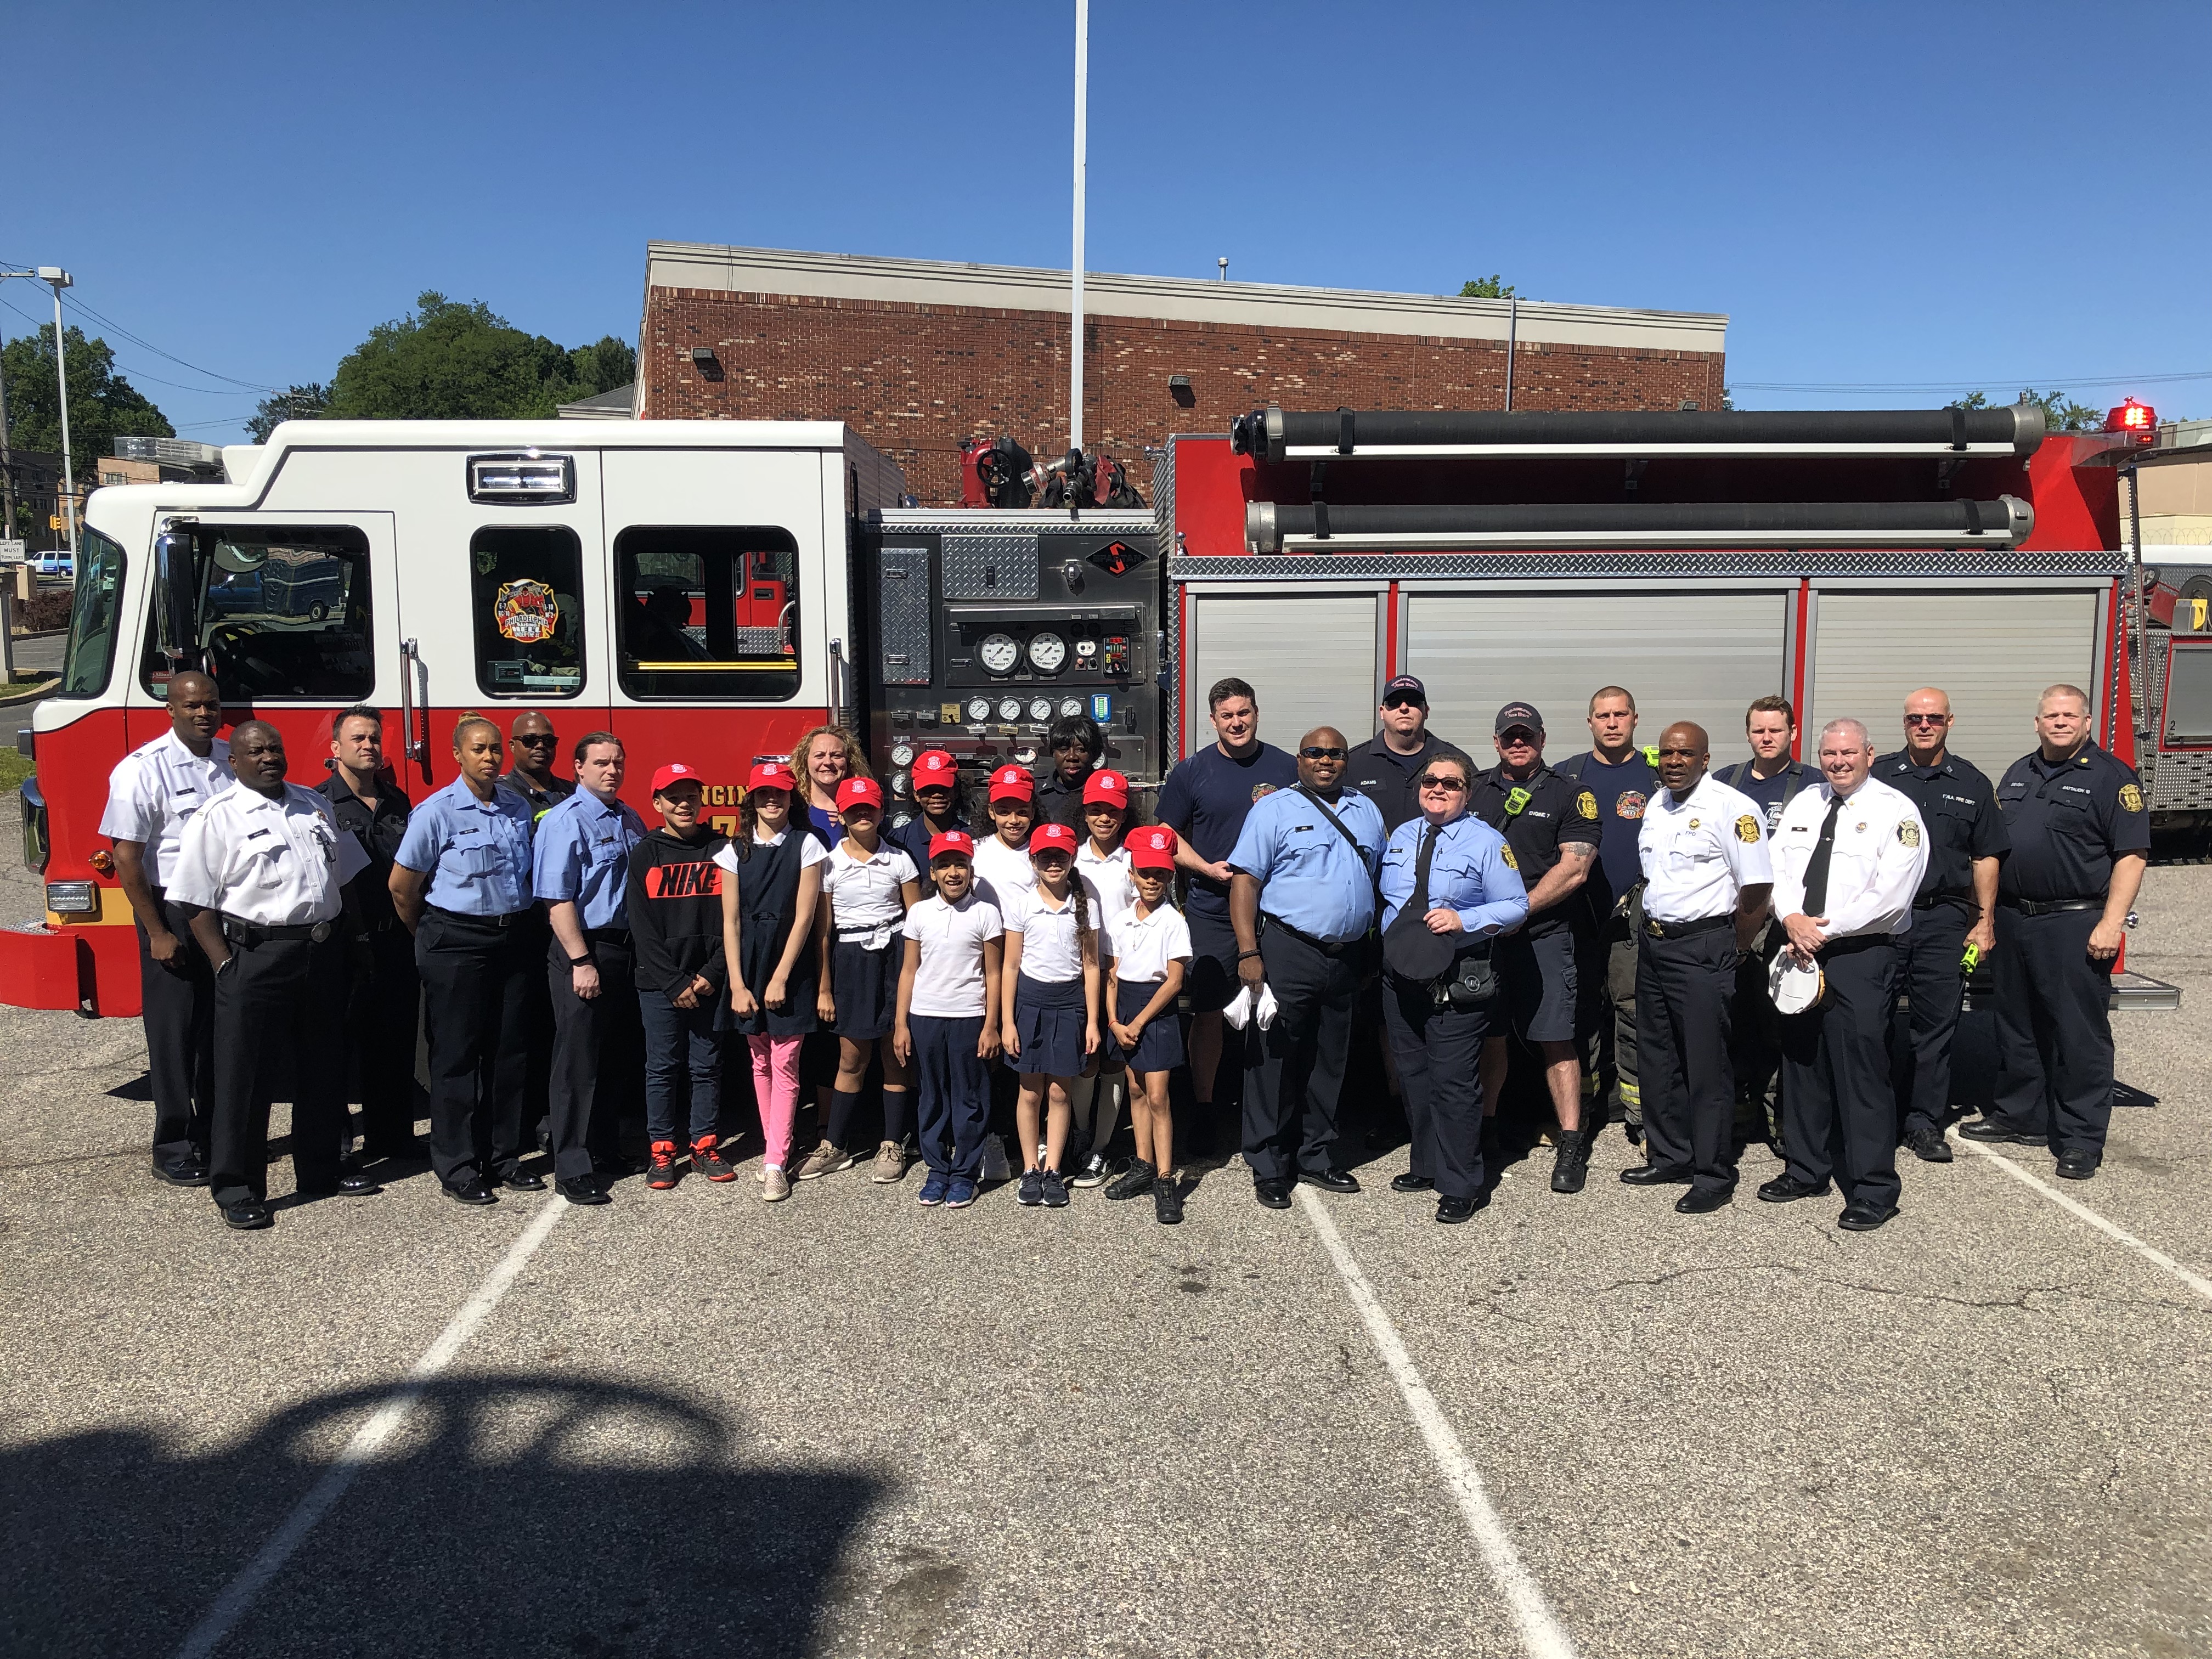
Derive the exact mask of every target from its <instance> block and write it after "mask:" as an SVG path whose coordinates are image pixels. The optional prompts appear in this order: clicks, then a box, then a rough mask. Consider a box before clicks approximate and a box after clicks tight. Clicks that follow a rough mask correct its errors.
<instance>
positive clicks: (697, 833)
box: [623, 761, 737, 1192]
mask: <svg viewBox="0 0 2212 1659" xmlns="http://www.w3.org/2000/svg"><path fill="white" fill-rule="evenodd" d="M705 795H706V791H705V789H704V787H702V785H701V783H700V781H699V775H698V773H696V771H694V770H692V769H691V768H690V767H688V766H686V765H684V763H682V762H680V761H677V762H671V763H670V764H668V765H666V766H664V767H662V768H661V769H659V771H658V772H655V773H654V774H653V811H656V812H658V813H659V814H660V822H661V827H660V828H659V829H648V830H647V831H646V833H645V835H644V836H643V837H642V838H641V840H640V841H639V842H638V843H637V845H636V846H635V848H632V849H631V851H630V855H629V886H628V888H627V889H626V890H625V893H624V899H623V908H624V911H625V912H626V914H627V915H628V917H629V937H630V949H631V951H632V952H633V953H634V955H635V962H636V966H635V969H633V970H632V975H631V977H632V980H633V981H634V982H635V985H636V987H637V1005H638V1012H639V1015H640V1017H641V1020H642V1023H643V1024H644V1026H645V1133H646V1139H647V1140H648V1141H649V1142H651V1143H652V1165H651V1167H650V1169H649V1170H647V1175H646V1185H647V1186H648V1187H650V1188H653V1190H654V1191H656V1192H665V1191H666V1190H667V1189H668V1188H671V1187H673V1186H674V1185H675V1184H676V1181H677V1170H676V1154H677V1152H678V1142H677V1134H678V1127H677V1117H678V1113H679V1111H681V1110H682V1109H684V1103H685V1097H686V1096H687V1095H688V1097H689V1121H690V1148H691V1168H692V1169H693V1170H695V1171H696V1172H697V1173H698V1174H700V1175H702V1176H706V1177H707V1179H708V1180H709V1181H731V1180H734V1179H735V1178H736V1176H737V1170H736V1169H735V1168H734V1167H733V1166H732V1164H731V1163H730V1161H729V1159H728V1158H727V1157H726V1155H725V1154H724V1152H723V1151H722V1147H721V1142H720V1118H721V1114H722V1028H721V1018H720V1017H721V1008H722V998H723V996H724V994H725V991H724V983H725V981H726V976H727V970H726V968H725V966H724V963H723V958H722V892H721V874H720V871H718V870H717V869H716V868H715V867H714V854H716V853H718V852H720V850H721V849H722V844H723V843H722V837H721V836H718V835H716V834H715V833H714V830H713V829H711V828H709V827H708V825H706V824H705V823H702V822H701V821H700V816H699V812H700V806H701V805H702V802H703V800H704V799H705Z"/></svg>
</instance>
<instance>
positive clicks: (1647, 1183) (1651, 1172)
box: [1620, 1164, 1690, 1187]
mask: <svg viewBox="0 0 2212 1659" xmlns="http://www.w3.org/2000/svg"><path fill="white" fill-rule="evenodd" d="M1620 1184H1621V1185H1622V1186H1624V1187H1686V1186H1688V1185H1689V1184H1690V1172H1689V1171H1688V1170H1662V1169H1661V1168H1660V1167H1659V1166H1658V1165H1657V1164H1631V1165H1630V1166H1629V1167H1628V1168H1627V1169H1626V1170H1622V1171H1621V1172H1620Z"/></svg>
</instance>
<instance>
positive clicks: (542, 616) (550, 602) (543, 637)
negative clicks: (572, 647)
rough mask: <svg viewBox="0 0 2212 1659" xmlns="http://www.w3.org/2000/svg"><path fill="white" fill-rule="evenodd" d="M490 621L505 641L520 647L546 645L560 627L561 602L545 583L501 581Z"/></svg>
mask: <svg viewBox="0 0 2212 1659" xmlns="http://www.w3.org/2000/svg"><path fill="white" fill-rule="evenodd" d="M491 619H492V621H493V622H494V623H495V624H497V626H498V628H499V631H500V636H501V638H502V639H509V640H513V641H514V642H515V643H516V644H517V645H539V644H543V643H544V641H547V640H550V639H551V638H552V637H553V630H554V629H556V627H558V626H559V625H560V623H561V601H560V600H559V599H556V597H555V596H554V592H553V590H552V589H551V588H550V587H548V586H546V585H545V584H544V582H534V581H530V580H523V581H517V582H501V584H500V585H499V592H496V593H495V594H494V595H493V596H492V601H491Z"/></svg>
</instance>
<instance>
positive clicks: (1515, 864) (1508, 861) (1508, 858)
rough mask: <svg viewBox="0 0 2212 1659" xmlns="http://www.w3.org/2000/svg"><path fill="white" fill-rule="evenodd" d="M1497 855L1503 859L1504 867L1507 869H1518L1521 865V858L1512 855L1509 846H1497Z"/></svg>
mask: <svg viewBox="0 0 2212 1659" xmlns="http://www.w3.org/2000/svg"><path fill="white" fill-rule="evenodd" d="M1498 857H1500V858H1502V859H1504V860H1505V867H1506V868H1507V869H1509V870H1518V869H1519V868H1520V867H1521V860H1519V859H1516V858H1515V857H1514V856H1513V849H1512V848H1510V847H1501V848H1498Z"/></svg>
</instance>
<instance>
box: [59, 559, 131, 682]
mask: <svg viewBox="0 0 2212 1659" xmlns="http://www.w3.org/2000/svg"><path fill="white" fill-rule="evenodd" d="M122 592H123V550H122V549H121V548H119V547H118V546H117V545H116V544H114V543H113V542H112V541H110V540H108V538H106V537H105V536H103V535H101V534H100V532H98V531H97V530H93V529H90V528H88V529H86V531H85V532H84V540H83V543H82V547H81V549H80V550H79V552H78V554H77V568H76V597H75V598H74V599H72V600H70V625H69V644H68V647H67V649H66V653H65V654H64V656H63V658H62V680H61V684H59V685H58V686H56V687H55V688H54V695H55V696H58V697H96V696H99V695H100V693H101V692H103V691H105V690H107V677H108V675H109V674H111V673H112V672H113V671H114V667H115V617H116V611H117V608H118V599H119V597H120V596H121V594H122Z"/></svg>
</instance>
